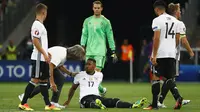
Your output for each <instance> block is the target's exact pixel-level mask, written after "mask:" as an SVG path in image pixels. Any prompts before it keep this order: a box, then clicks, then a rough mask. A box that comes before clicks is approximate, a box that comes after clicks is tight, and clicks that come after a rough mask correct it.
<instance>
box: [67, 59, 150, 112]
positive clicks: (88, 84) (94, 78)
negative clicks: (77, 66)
mask: <svg viewBox="0 0 200 112" xmlns="http://www.w3.org/2000/svg"><path fill="white" fill-rule="evenodd" d="M95 68H96V61H95V60H94V59H91V58H89V59H88V60H87V62H86V66H85V70H86V71H82V72H80V73H79V74H77V75H76V76H75V77H74V83H73V85H72V87H71V89H70V91H69V94H68V100H67V101H66V102H65V103H64V106H68V105H69V103H70V101H71V99H72V97H73V95H74V92H75V90H76V89H77V88H78V86H79V85H80V97H79V102H80V105H81V108H97V109H105V108H115V107H116V108H139V107H142V106H143V105H144V104H145V103H146V102H147V99H146V98H142V99H141V100H139V101H137V102H135V103H134V104H132V103H129V102H122V101H121V100H120V99H118V98H104V97H101V96H100V94H99V90H98V87H99V85H100V84H101V82H102V79H103V74H102V72H97V71H95Z"/></svg>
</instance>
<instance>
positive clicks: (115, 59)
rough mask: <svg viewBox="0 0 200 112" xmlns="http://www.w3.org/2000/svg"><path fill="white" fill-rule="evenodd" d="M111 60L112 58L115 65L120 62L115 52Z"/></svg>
mask: <svg viewBox="0 0 200 112" xmlns="http://www.w3.org/2000/svg"><path fill="white" fill-rule="evenodd" d="M111 58H112V62H113V63H116V62H117V61H118V58H117V55H116V53H115V51H112V55H111Z"/></svg>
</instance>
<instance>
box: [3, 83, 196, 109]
mask: <svg viewBox="0 0 200 112" xmlns="http://www.w3.org/2000/svg"><path fill="white" fill-rule="evenodd" d="M26 85H27V83H13V82H9V83H0V112H16V111H20V110H19V109H18V104H19V103H20V101H19V99H18V95H19V94H21V93H23V92H24V89H25V87H26ZM177 85H178V88H179V91H180V93H181V95H182V96H183V97H184V98H185V99H190V100H191V102H190V104H188V105H185V106H183V107H182V108H181V110H176V112H200V83H178V84H177ZM103 86H105V87H107V90H108V91H107V94H106V96H107V97H112V98H114V97H117V98H120V99H121V100H122V101H128V102H135V101H137V100H139V99H141V98H142V97H146V98H147V99H148V100H149V101H150V102H151V100H152V95H151V85H150V83H134V84H129V83H122V82H104V83H103ZM70 87H71V83H65V85H64V87H63V91H62V93H61V96H60V101H59V103H60V104H63V103H64V101H65V100H66V99H67V95H68V90H69V88H70ZM49 93H50V97H51V90H49ZM78 93H79V91H78V90H77V91H76V93H75V95H74V97H73V99H72V101H71V104H70V106H69V107H68V108H66V109H63V110H62V111H67V112H100V111H101V112H154V111H155V112H174V110H173V107H174V105H175V101H174V99H173V97H172V95H171V93H169V94H168V96H167V98H166V100H165V102H164V103H165V105H166V106H167V108H166V109H159V110H157V111H156V110H152V111H146V110H143V109H142V108H139V109H117V108H113V109H108V110H97V109H80V108H79V103H78V98H79V96H78ZM28 103H29V105H30V106H31V108H33V109H34V110H35V111H44V101H43V99H42V96H41V94H39V95H37V96H35V97H34V98H32V99H31V100H29V102H28ZM145 106H148V104H147V105H145Z"/></svg>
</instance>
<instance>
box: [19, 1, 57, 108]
mask: <svg viewBox="0 0 200 112" xmlns="http://www.w3.org/2000/svg"><path fill="white" fill-rule="evenodd" d="M46 16H47V6H46V5H44V4H42V3H39V4H38V5H37V6H36V20H35V21H34V22H33V25H32V27H31V37H32V41H33V45H34V48H33V52H32V55H31V64H32V75H31V80H30V81H29V83H28V85H27V86H26V89H25V92H24V97H23V99H22V101H21V103H20V104H19V106H18V107H19V109H21V110H33V109H32V108H30V107H29V105H28V104H27V100H28V98H29V96H30V95H31V93H32V92H33V90H34V88H35V86H36V85H37V84H39V86H40V88H41V94H42V96H43V99H44V102H45V105H46V106H45V110H60V109H59V108H56V107H55V106H54V105H52V104H51V103H50V101H49V93H48V87H47V83H48V79H49V77H52V76H49V62H50V57H49V55H48V51H47V50H48V38H47V31H46V28H45V26H44V25H43V22H44V20H45V19H46ZM50 83H51V84H53V82H52V81H51V82H50Z"/></svg>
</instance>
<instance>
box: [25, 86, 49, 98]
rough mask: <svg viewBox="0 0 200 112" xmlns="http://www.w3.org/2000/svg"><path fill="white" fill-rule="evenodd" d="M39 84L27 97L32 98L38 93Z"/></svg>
mask: <svg viewBox="0 0 200 112" xmlns="http://www.w3.org/2000/svg"><path fill="white" fill-rule="evenodd" d="M48 88H50V85H49V84H48ZM40 92H41V91H40V86H37V87H36V88H34V90H33V92H32V93H31V95H30V96H29V98H30V99H31V98H33V97H34V96H35V95H37V94H38V93H40Z"/></svg>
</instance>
